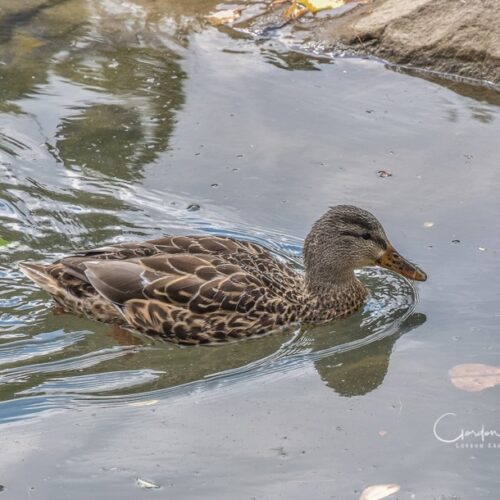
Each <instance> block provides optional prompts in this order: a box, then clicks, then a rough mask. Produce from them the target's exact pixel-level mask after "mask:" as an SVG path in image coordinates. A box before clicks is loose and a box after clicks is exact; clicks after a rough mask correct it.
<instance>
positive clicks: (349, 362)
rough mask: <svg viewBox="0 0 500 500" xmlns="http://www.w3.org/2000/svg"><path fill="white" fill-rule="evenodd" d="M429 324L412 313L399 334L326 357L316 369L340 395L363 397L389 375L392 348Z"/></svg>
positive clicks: (317, 363)
mask: <svg viewBox="0 0 500 500" xmlns="http://www.w3.org/2000/svg"><path fill="white" fill-rule="evenodd" d="M425 321H426V316H425V314H421V313H413V314H411V315H410V316H409V317H408V318H407V319H406V320H405V321H404V322H403V323H402V324H401V325H400V326H399V328H398V330H397V332H396V333H394V334H392V335H390V336H388V337H383V338H381V339H379V340H375V341H373V342H370V343H368V344H366V345H362V346H360V347H356V348H354V349H350V350H346V351H344V352H339V353H337V354H333V355H331V356H328V357H324V358H322V359H320V360H318V361H316V362H315V364H314V366H315V368H316V370H317V371H318V374H319V376H320V377H321V379H322V380H323V381H324V382H325V383H326V385H327V386H328V387H331V388H332V389H333V390H334V391H335V392H336V393H338V394H339V395H341V396H346V397H351V396H363V395H365V394H368V393H369V392H371V391H373V390H374V389H376V388H377V387H379V386H380V385H381V384H382V382H383V381H384V378H385V376H386V374H387V370H388V368H389V360H390V357H391V353H392V349H393V346H394V344H395V343H396V341H397V340H398V339H399V338H400V337H401V336H402V335H404V334H405V333H408V332H409V331H411V330H413V329H415V328H417V327H418V326H420V325H422V324H423V323H424V322H425Z"/></svg>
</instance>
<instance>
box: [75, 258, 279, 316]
mask: <svg viewBox="0 0 500 500" xmlns="http://www.w3.org/2000/svg"><path fill="white" fill-rule="evenodd" d="M81 265H82V266H83V267H84V268H85V271H84V273H85V277H86V279H87V281H88V282H89V283H90V284H91V285H92V286H93V287H94V288H95V290H96V291H97V292H98V293H99V294H100V295H102V296H103V297H104V298H105V299H107V300H109V301H110V302H112V303H113V304H115V305H117V306H120V307H124V306H125V305H126V303H127V302H128V301H131V300H134V299H141V300H146V301H147V300H149V301H155V302H161V303H164V304H167V305H173V306H176V307H182V308H184V309H187V310H189V311H191V312H193V313H196V314H201V313H208V312H213V311H227V312H229V311H239V312H248V311H249V310H251V308H252V307H254V306H255V304H256V302H257V300H258V299H259V297H264V296H265V295H269V294H268V293H267V292H266V289H265V285H264V284H263V282H262V281H261V280H259V279H258V278H256V277H254V276H252V275H250V274H249V273H247V272H245V271H243V270H242V269H241V267H239V266H237V265H235V264H231V263H228V262H227V261H226V260H225V259H223V258H220V257H218V256H214V255H203V254H173V255H169V254H157V255H153V256H150V257H143V258H133V259H128V260H112V261H110V260H90V261H86V262H84V263H82V264H81Z"/></svg>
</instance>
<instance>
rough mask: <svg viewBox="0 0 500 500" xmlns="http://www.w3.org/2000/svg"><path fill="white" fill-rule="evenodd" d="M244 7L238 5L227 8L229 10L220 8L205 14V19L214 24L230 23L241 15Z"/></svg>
mask: <svg viewBox="0 0 500 500" xmlns="http://www.w3.org/2000/svg"><path fill="white" fill-rule="evenodd" d="M243 10H244V7H237V8H235V9H227V10H219V11H218V12H214V13H213V14H209V15H208V16H205V19H206V20H207V21H208V22H209V23H210V24H211V25H212V26H220V25H221V24H229V23H232V22H234V21H236V19H238V18H239V17H240V16H241V13H242V12H243Z"/></svg>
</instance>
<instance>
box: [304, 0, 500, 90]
mask: <svg viewBox="0 0 500 500" xmlns="http://www.w3.org/2000/svg"><path fill="white" fill-rule="evenodd" d="M316 23H317V26H316V29H313V30H312V31H313V32H314V35H313V37H314V39H315V41H316V42H318V43H322V45H323V47H324V46H325V45H326V46H329V47H330V48H331V49H332V50H334V51H335V50H342V49H346V48H347V49H351V50H353V51H355V52H357V53H365V54H373V55H376V56H378V57H381V58H383V59H385V60H387V61H389V62H392V63H395V64H398V65H404V66H409V67H413V68H422V69H427V70H432V71H438V72H442V73H448V74H452V75H457V76H461V77H466V78H475V79H479V80H483V81H487V82H490V83H493V84H495V85H500V2H499V1H498V0H374V2H373V3H372V4H370V5H360V6H358V7H356V8H354V9H352V10H350V11H349V12H347V13H345V14H344V15H341V16H337V17H329V18H326V19H323V20H319V19H318V20H317V21H316Z"/></svg>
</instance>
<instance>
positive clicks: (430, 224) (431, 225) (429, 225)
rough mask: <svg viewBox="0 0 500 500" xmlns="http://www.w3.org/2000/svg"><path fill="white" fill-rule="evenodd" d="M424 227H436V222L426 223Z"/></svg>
mask: <svg viewBox="0 0 500 500" xmlns="http://www.w3.org/2000/svg"><path fill="white" fill-rule="evenodd" d="M422 226H424V227H433V226H434V222H432V221H426V222H424V223H423V224H422Z"/></svg>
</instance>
